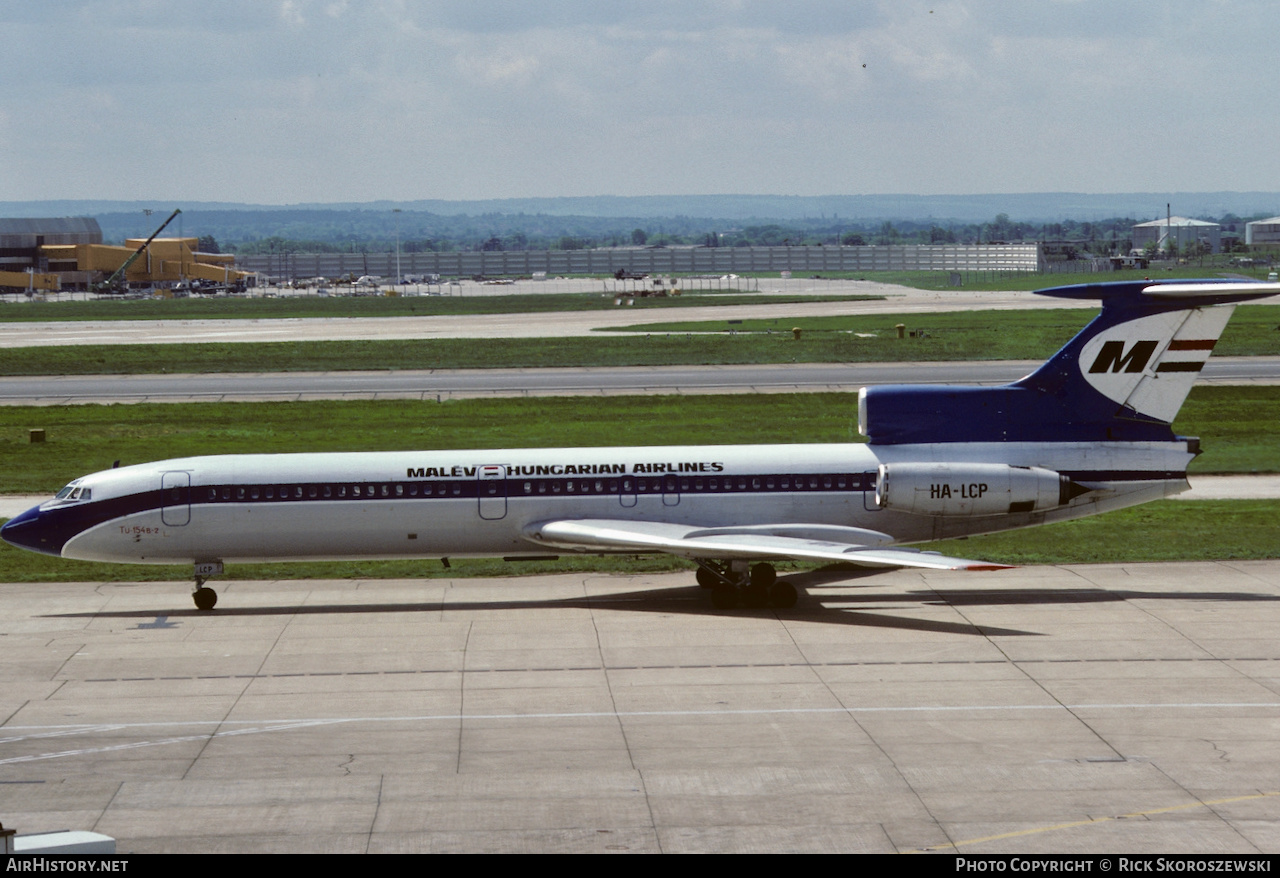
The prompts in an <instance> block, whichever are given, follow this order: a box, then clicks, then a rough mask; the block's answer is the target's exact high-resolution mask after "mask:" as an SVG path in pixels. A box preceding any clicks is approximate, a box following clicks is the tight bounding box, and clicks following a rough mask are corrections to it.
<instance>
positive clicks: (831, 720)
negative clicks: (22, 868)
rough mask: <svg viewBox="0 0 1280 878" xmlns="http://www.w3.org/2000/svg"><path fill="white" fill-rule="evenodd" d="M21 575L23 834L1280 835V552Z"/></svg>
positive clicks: (0, 757)
mask: <svg viewBox="0 0 1280 878" xmlns="http://www.w3.org/2000/svg"><path fill="white" fill-rule="evenodd" d="M851 575H852V574H848V573H841V572H832V571H827V572H821V571H819V572H810V573H799V574H792V580H793V581H794V582H795V583H796V584H798V585H799V586H801V588H802V589H803V591H804V594H803V596H802V598H801V602H800V604H799V605H798V606H797V607H796V608H795V609H794V610H789V611H781V612H765V611H758V612H737V613H727V612H720V611H716V610H713V609H712V608H711V606H710V604H709V602H708V601H707V600H706V598H705V596H704V595H703V594H701V593H700V590H699V589H698V588H697V587H696V586H693V585H692V577H691V576H690V575H688V574H675V575H662V576H629V577H628V576H602V575H563V576H542V577H529V578H520V579H499V580H465V579H462V580H450V579H430V580H423V581H417V582H403V581H360V580H355V581H342V582H314V581H313V582H263V583H249V582H224V583H223V584H222V585H221V586H220V590H221V592H222V594H223V603H222V604H221V605H220V607H219V609H218V610H217V611H215V612H213V613H206V614H201V613H197V612H195V611H194V610H191V609H190V602H189V599H188V597H187V595H186V594H185V588H184V586H182V585H181V584H176V583H175V584H162V583H151V584H117V585H104V584H93V583H88V584H30V585H6V586H0V588H3V593H4V595H5V607H6V612H5V613H4V614H3V615H2V616H0V637H2V638H3V642H4V644H5V649H4V650H3V653H2V654H0V673H3V679H4V681H5V682H4V686H3V688H2V689H0V717H2V718H3V722H2V723H0V784H3V787H2V788H3V790H4V823H5V825H6V826H10V827H17V828H18V829H19V831H20V832H36V831H39V830H46V829H58V828H65V827H75V828H83V829H92V830H94V831H97V832H102V833H106V834H108V835H112V836H114V837H116V838H117V839H118V840H119V850H120V851H121V852H151V851H182V852H201V851H236V852H242V851H306V852H362V851H396V852H410V851H412V852H417V851H592V852H604V851H666V852H695V851H717V852H720V851H725V852H729V851H732V852H779V851H833V852H834V851H839V852H855V851H882V852H895V851H897V852H905V851H936V852H947V853H955V852H960V853H971V854H976V853H986V852H1014V853H1031V852H1044V851H1057V852H1091V853H1099V852H1108V851H1110V852H1126V853H1144V852H1155V853H1161V852H1164V853H1168V852H1184V853H1230V852H1233V853H1240V852H1258V851H1264V852H1266V851H1271V852H1274V851H1276V850H1280V763H1277V762H1276V760H1275V758H1274V741H1275V727H1276V724H1277V722H1280V644H1277V641H1276V639H1275V636H1274V632H1275V630H1276V627H1277V625H1278V624H1280V562H1274V561H1271V562H1219V563H1197V564H1136V565H1083V566H1070V567H1033V568H1023V569H1018V570H1009V571H1002V572H995V573H971V574H955V573H950V574H948V573H928V572H924V573H922V572H919V571H916V572H908V571H893V572H885V573H879V574H876V575H874V576H864V577H861V578H853V579H849V578H848V577H849V576H851Z"/></svg>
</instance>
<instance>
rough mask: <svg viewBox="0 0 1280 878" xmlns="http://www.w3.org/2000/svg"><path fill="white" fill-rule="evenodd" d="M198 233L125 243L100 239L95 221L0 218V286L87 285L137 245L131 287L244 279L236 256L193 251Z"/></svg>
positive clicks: (129, 276)
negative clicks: (112, 243) (188, 235)
mask: <svg viewBox="0 0 1280 878" xmlns="http://www.w3.org/2000/svg"><path fill="white" fill-rule="evenodd" d="M198 242H199V239H198V238H159V237H157V238H154V239H152V240H151V242H150V243H148V242H147V239H146V238H130V239H128V240H126V241H125V243H124V246H114V245H110V244H103V243H102V232H101V231H100V230H99V229H98V223H97V221H96V220H93V219H88V218H71V219H13V220H5V219H0V288H8V289H10V290H59V289H91V288H93V287H94V285H96V284H98V283H100V282H101V281H102V280H104V279H105V278H109V277H111V276H112V275H113V274H114V273H115V272H117V271H119V270H120V268H121V266H123V265H125V264H126V263H127V262H128V261H129V260H130V258H132V257H133V255H134V254H135V253H137V252H138V249H139V248H141V247H143V246H144V245H145V249H144V250H143V251H142V253H140V254H139V255H138V258H137V259H134V261H133V263H132V264H131V265H129V268H128V270H127V271H126V272H125V274H124V277H123V280H124V281H126V282H127V283H128V284H130V285H132V286H141V287H155V286H171V285H173V284H178V283H183V282H198V281H209V282H213V283H216V284H220V285H228V286H230V285H233V284H238V283H243V282H244V281H245V280H247V279H248V278H249V277H250V276H251V272H245V271H237V270H236V268H235V256H233V255H230V254H220V253H201V252H199V251H197V249H196V247H197V246H198Z"/></svg>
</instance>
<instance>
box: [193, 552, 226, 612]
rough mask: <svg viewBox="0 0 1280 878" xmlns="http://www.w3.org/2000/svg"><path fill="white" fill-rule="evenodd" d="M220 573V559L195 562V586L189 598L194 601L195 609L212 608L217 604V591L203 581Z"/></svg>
mask: <svg viewBox="0 0 1280 878" xmlns="http://www.w3.org/2000/svg"><path fill="white" fill-rule="evenodd" d="M220 573H222V562H221V561H202V562H200V563H198V564H196V567H195V579H196V586H195V588H194V589H192V591H191V599H192V600H194V601H195V602H196V609H197V610H212V609H213V608H214V606H216V605H217V603H218V593H217V592H216V591H214V590H213V589H211V588H209V587H208V586H206V585H205V583H206V582H208V581H209V580H210V579H211V578H212V577H214V576H217V575H218V574H220Z"/></svg>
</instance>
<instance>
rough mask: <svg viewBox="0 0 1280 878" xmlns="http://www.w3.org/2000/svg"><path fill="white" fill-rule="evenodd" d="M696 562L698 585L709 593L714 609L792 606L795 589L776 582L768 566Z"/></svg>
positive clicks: (735, 562) (789, 584)
mask: <svg viewBox="0 0 1280 878" xmlns="http://www.w3.org/2000/svg"><path fill="white" fill-rule="evenodd" d="M695 560H697V561H698V574H697V579H698V585H700V586H702V587H703V588H709V589H711V603H713V604H715V606H716V607H717V608H718V609H721V610H731V609H733V608H734V607H737V606H739V605H741V606H744V607H749V608H752V609H756V608H760V607H776V608H777V609H780V610H785V609H787V608H789V607H794V606H795V605H796V587H795V586H794V585H792V584H791V583H789V582H778V581H777V580H778V573H777V571H776V570H774V569H773V565H772V564H753V565H750V566H748V564H747V562H746V561H723V562H715V561H703V560H700V559H695Z"/></svg>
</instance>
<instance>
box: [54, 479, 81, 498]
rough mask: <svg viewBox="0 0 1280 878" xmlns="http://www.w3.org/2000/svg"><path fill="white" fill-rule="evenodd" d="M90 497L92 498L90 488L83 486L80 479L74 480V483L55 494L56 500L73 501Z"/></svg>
mask: <svg viewBox="0 0 1280 878" xmlns="http://www.w3.org/2000/svg"><path fill="white" fill-rule="evenodd" d="M88 498H90V489H88V488H81V484H79V479H77V480H76V481H73V483H70V484H69V485H67V488H64V489H61V490H60V491H58V494H55V495H54V499H55V500H67V502H68V503H69V502H73V500H87V499H88Z"/></svg>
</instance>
